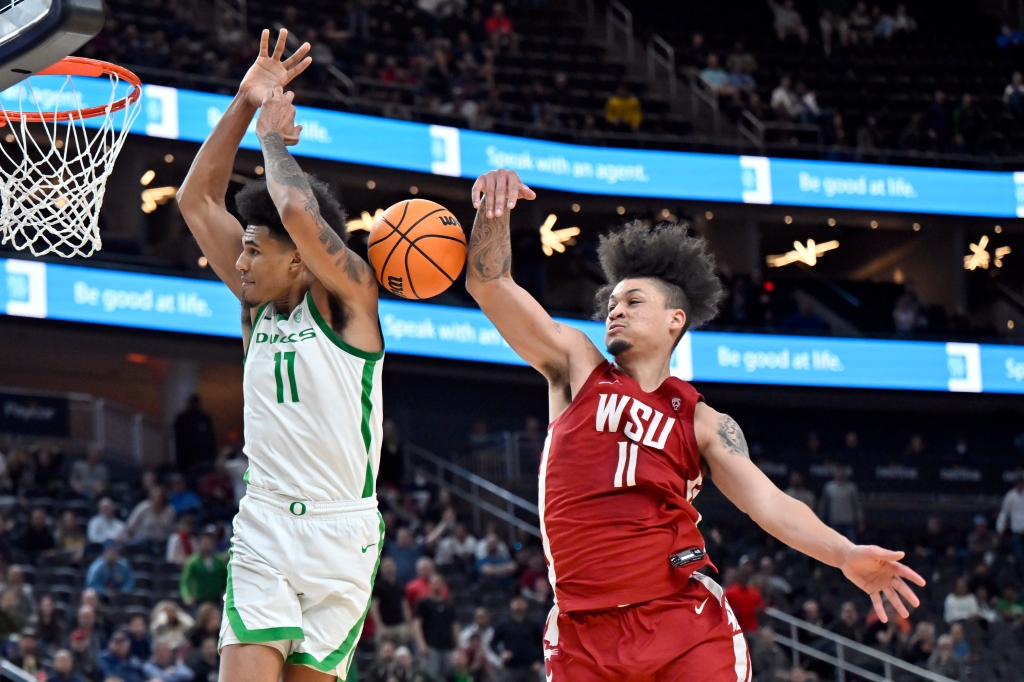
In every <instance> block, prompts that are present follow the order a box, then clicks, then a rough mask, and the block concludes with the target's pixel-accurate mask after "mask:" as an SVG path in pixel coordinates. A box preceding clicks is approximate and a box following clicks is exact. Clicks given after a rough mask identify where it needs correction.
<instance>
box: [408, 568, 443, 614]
mask: <svg viewBox="0 0 1024 682" xmlns="http://www.w3.org/2000/svg"><path fill="white" fill-rule="evenodd" d="M436 572H437V571H436V570H435V569H434V561H433V560H432V559H431V558H430V557H425V556H424V557H420V558H419V559H418V560H417V561H416V577H415V578H413V579H412V580H410V581H409V582H408V583H407V584H406V586H405V600H406V601H407V602H408V603H409V608H410V609H411V610H412V611H415V610H416V605H417V604H418V603H419V602H420V600H421V599H423V598H425V597H429V596H430V593H431V591H432V589H433V588H432V587H431V585H430V579H431V578H432V577H433V576H434V574H435V573H436ZM444 596H445V597H446V598H447V597H448V588H447V587H446V588H445V591H444Z"/></svg>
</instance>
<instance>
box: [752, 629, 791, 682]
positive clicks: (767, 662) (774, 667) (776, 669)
mask: <svg viewBox="0 0 1024 682" xmlns="http://www.w3.org/2000/svg"><path fill="white" fill-rule="evenodd" d="M787 665H789V656H788V655H786V652H785V651H783V650H782V647H780V646H779V645H778V643H777V642H776V641H775V630H773V629H772V628H770V627H767V626H766V627H763V628H760V629H759V630H758V631H757V636H756V637H752V638H751V639H750V669H751V671H753V675H754V677H753V680H754V682H774V681H775V680H778V679H780V677H781V676H780V675H779V673H781V672H782V671H783V670H785V669H786V666H787Z"/></svg>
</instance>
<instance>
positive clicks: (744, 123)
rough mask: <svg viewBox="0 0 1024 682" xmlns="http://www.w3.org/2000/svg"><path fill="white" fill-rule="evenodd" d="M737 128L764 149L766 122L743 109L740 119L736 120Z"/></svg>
mask: <svg viewBox="0 0 1024 682" xmlns="http://www.w3.org/2000/svg"><path fill="white" fill-rule="evenodd" d="M736 129H737V130H739V131H740V134H741V135H743V137H745V138H747V139H748V140H750V143H751V144H753V145H755V146H757V147H758V148H759V149H761V150H762V151H763V150H764V145H765V134H764V122H763V121H762V120H761V119H759V118H758V117H757V116H754V115H753V114H752V113H750V112H749V111H747V110H746V109H744V110H743V113H742V114H740V117H739V120H737V121H736Z"/></svg>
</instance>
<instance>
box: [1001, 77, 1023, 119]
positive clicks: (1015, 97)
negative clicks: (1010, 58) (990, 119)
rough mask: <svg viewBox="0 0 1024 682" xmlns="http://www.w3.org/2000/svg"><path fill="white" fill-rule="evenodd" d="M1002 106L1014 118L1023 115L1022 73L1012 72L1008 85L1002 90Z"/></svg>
mask: <svg viewBox="0 0 1024 682" xmlns="http://www.w3.org/2000/svg"><path fill="white" fill-rule="evenodd" d="M1003 104H1005V105H1006V110H1007V111H1008V112H1009V113H1010V115H1011V116H1013V117H1014V118H1018V117H1020V116H1021V114H1024V73H1021V72H1020V71H1014V72H1013V76H1011V77H1010V84H1009V85H1007V86H1006V88H1005V89H1004V90H1003Z"/></svg>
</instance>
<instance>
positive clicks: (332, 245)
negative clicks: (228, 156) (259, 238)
mask: <svg viewBox="0 0 1024 682" xmlns="http://www.w3.org/2000/svg"><path fill="white" fill-rule="evenodd" d="M292 97H293V93H291V92H283V91H282V90H281V89H280V88H275V89H274V90H272V91H271V92H270V93H269V94H268V95H267V97H266V98H264V100H263V105H262V106H261V107H260V115H259V118H258V119H256V135H257V136H259V138H260V145H262V147H263V158H264V159H265V160H266V168H267V171H266V172H267V188H268V189H269V190H270V196H271V198H272V199H273V200H274V205H275V206H276V207H277V212H278V213H279V214H281V222H282V223H284V227H285V229H286V230H288V235H289V236H290V237H291V238H292V241H293V242H295V247H296V248H297V249H298V250H299V255H300V256H302V260H303V262H304V263H305V264H306V267H308V268H309V270H310V271H311V272H312V273H313V276H314V277H316V278H317V279H318V280H319V281H320V282H321V283H322V284H323V285H324V286H325V287H326V288H327V290H328V291H330V292H331V293H333V294H335V295H336V296H338V297H339V298H341V299H342V300H343V301H344V302H345V304H346V306H348V307H349V308H350V309H352V310H353V311H355V312H356V313H357V314H360V313H361V314H362V315H363V316H365V317H371V318H372V319H373V323H374V328H376V319H377V285H376V282H375V281H374V278H373V273H372V272H371V270H370V266H369V265H367V263H366V262H365V261H364V260H363V259H362V258H360V257H359V256H358V255H356V253H355V252H353V251H352V250H351V249H349V248H348V247H347V246H345V242H344V241H342V239H341V237H340V236H339V235H338V233H337V232H335V231H334V229H333V228H332V227H331V226H330V225H328V224H327V221H325V220H324V219H323V217H322V216H321V215H320V204H319V203H318V202H317V199H316V196H315V195H314V194H313V188H312V187H311V186H310V184H309V180H308V179H307V178H306V174H305V173H303V172H302V169H301V168H299V164H298V163H297V162H296V161H295V159H294V158H293V157H292V155H291V154H290V153H288V148H287V145H288V144H289V139H291V138H293V137H294V138H297V137H298V134H299V131H300V130H301V129H302V127H301V126H298V127H296V126H295V107H294V106H293V105H292Z"/></svg>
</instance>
